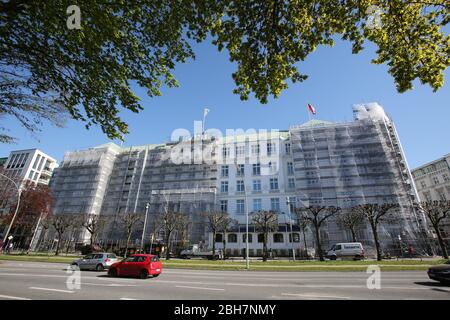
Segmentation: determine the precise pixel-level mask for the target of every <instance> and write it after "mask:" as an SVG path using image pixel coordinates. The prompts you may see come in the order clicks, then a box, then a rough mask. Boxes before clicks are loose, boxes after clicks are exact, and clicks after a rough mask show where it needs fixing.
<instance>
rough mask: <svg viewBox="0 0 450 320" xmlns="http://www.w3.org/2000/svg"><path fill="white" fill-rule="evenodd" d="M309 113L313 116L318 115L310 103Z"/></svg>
mask: <svg viewBox="0 0 450 320" xmlns="http://www.w3.org/2000/svg"><path fill="white" fill-rule="evenodd" d="M308 111H309V112H311V113H312V114H316V109H314V107H313V106H312V105H310V104H309V103H308Z"/></svg>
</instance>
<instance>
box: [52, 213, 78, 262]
mask: <svg viewBox="0 0 450 320" xmlns="http://www.w3.org/2000/svg"><path fill="white" fill-rule="evenodd" d="M72 221H73V216H72V215H63V214H58V215H55V216H53V217H52V219H51V225H52V226H53V228H54V229H55V231H56V233H57V235H58V242H57V243H56V252H55V255H58V254H59V247H60V243H61V242H62V240H63V236H64V234H65V233H66V231H67V230H68V229H69V228H70V226H71V225H72Z"/></svg>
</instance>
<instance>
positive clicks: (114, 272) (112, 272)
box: [108, 269, 117, 278]
mask: <svg viewBox="0 0 450 320" xmlns="http://www.w3.org/2000/svg"><path fill="white" fill-rule="evenodd" d="M108 276H110V277H113V278H115V277H117V270H116V269H109V270H108Z"/></svg>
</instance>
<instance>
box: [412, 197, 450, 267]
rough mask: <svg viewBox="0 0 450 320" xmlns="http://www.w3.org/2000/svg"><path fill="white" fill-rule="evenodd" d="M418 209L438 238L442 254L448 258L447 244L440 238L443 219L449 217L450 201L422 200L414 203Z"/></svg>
mask: <svg viewBox="0 0 450 320" xmlns="http://www.w3.org/2000/svg"><path fill="white" fill-rule="evenodd" d="M416 206H417V207H418V208H419V209H420V210H422V211H423V212H424V213H425V215H426V216H427V218H428V220H429V221H430V223H431V225H432V226H433V229H434V232H436V236H437V238H438V242H439V246H440V247H441V250H442V256H443V257H444V258H445V259H448V258H449V257H448V250H447V246H446V244H445V242H444V240H443V239H442V233H441V224H442V221H444V220H445V219H450V201H448V200H440V201H424V202H420V203H419V204H417V205H416Z"/></svg>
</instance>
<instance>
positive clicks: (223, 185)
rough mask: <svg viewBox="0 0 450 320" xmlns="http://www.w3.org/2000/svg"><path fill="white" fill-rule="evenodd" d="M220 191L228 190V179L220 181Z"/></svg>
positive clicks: (225, 191)
mask: <svg viewBox="0 0 450 320" xmlns="http://www.w3.org/2000/svg"><path fill="white" fill-rule="evenodd" d="M220 192H222V193H227V192H228V181H221V182H220Z"/></svg>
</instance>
